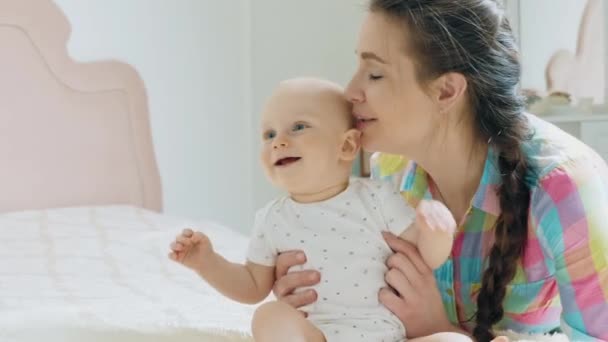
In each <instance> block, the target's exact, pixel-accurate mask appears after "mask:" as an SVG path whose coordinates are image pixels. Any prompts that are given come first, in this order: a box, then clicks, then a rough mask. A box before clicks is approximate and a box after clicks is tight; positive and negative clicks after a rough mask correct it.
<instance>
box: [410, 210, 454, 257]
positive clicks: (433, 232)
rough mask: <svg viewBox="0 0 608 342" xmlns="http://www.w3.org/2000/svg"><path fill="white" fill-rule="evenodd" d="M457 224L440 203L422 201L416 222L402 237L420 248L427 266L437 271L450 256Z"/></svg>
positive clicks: (417, 211)
mask: <svg viewBox="0 0 608 342" xmlns="http://www.w3.org/2000/svg"><path fill="white" fill-rule="evenodd" d="M455 229H456V222H455V221H454V218H453V216H452V214H451V213H450V211H449V210H448V209H447V208H446V207H445V206H444V205H443V204H441V203H440V202H437V201H421V202H420V204H418V207H417V208H416V220H415V221H414V222H413V223H412V224H411V225H410V227H408V228H407V229H406V230H405V231H404V232H403V233H402V234H401V235H400V237H401V238H402V239H404V240H406V241H409V242H412V243H413V244H415V245H416V246H417V247H418V251H420V255H421V256H422V258H423V259H424V261H425V262H426V264H427V265H428V266H429V267H430V268H432V269H436V268H438V267H439V266H441V264H443V263H444V262H445V261H446V260H447V258H448V257H449V256H450V253H451V251H452V244H453V235H454V230H455Z"/></svg>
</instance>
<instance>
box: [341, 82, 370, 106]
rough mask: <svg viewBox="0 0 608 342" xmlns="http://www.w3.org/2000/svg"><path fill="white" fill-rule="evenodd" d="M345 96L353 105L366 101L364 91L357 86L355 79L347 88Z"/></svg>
mask: <svg viewBox="0 0 608 342" xmlns="http://www.w3.org/2000/svg"><path fill="white" fill-rule="evenodd" d="M344 96H345V97H346V99H347V100H348V101H349V102H351V103H362V102H363V101H364V100H365V96H364V95H363V91H362V90H361V88H359V87H358V86H357V84H356V81H355V79H354V78H353V79H352V80H351V81H350V82H349V83H348V85H347V86H346V89H345V90H344Z"/></svg>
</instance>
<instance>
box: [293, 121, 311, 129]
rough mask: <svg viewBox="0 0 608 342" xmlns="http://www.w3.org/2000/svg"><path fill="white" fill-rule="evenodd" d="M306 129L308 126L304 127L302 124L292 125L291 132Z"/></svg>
mask: <svg viewBox="0 0 608 342" xmlns="http://www.w3.org/2000/svg"><path fill="white" fill-rule="evenodd" d="M306 127H308V126H306V125H305V124H303V123H299V124H295V125H293V130H294V131H301V130H303V129H305V128H306Z"/></svg>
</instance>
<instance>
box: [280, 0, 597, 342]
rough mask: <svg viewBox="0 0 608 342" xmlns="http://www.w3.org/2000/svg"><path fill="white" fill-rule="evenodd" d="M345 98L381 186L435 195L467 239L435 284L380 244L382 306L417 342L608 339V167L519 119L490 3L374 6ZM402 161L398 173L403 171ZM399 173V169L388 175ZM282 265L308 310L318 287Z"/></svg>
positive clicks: (284, 293)
mask: <svg viewBox="0 0 608 342" xmlns="http://www.w3.org/2000/svg"><path fill="white" fill-rule="evenodd" d="M357 54H358V57H359V62H360V63H359V68H358V70H357V72H356V73H355V75H354V76H353V79H352V81H351V82H350V84H349V86H348V88H347V92H346V95H347V97H348V99H349V100H350V101H351V102H352V103H353V111H354V115H355V116H356V117H357V119H358V125H359V128H360V129H361V130H362V131H363V142H362V143H363V147H364V148H365V149H367V150H373V151H381V152H384V153H388V154H393V155H399V156H405V158H407V159H408V160H412V162H410V163H409V164H408V165H407V167H401V166H400V165H399V160H400V159H395V158H399V157H391V156H390V155H386V154H383V155H380V157H377V158H374V159H373V160H372V163H373V165H372V167H373V169H374V172H373V176H374V177H376V178H382V179H387V180H389V181H393V182H395V186H397V187H399V189H400V190H401V191H402V193H403V195H404V197H405V198H406V199H407V200H408V201H409V202H410V203H411V204H412V205H414V206H415V205H416V204H417V203H418V201H419V200H420V199H422V198H430V197H433V198H435V199H437V200H440V201H442V202H443V203H445V205H446V206H447V207H448V208H449V209H450V211H451V212H452V214H453V215H454V217H455V218H456V220H457V222H460V225H459V229H458V231H457V233H456V235H455V243H454V248H453V250H452V253H451V258H450V260H448V261H447V262H446V263H445V264H444V265H443V266H442V267H441V268H439V269H438V270H436V271H435V272H431V271H430V270H429V268H428V267H427V266H426V265H425V264H424V263H423V262H422V259H421V257H420V254H419V253H418V251H417V250H416V249H415V248H413V246H411V245H409V244H408V243H406V242H404V241H401V240H398V239H397V238H396V237H394V236H386V241H387V242H388V244H389V245H390V246H391V247H392V248H393V249H394V250H395V251H396V252H397V254H395V255H393V256H392V257H391V258H389V260H388V261H387V265H388V267H389V271H388V272H387V274H386V281H387V283H388V284H389V285H390V289H388V288H387V289H385V290H383V291H381V293H380V294H379V299H380V301H381V302H382V303H383V304H384V305H386V306H387V307H388V308H389V309H390V310H391V311H392V312H393V313H394V314H395V315H397V316H398V317H399V318H400V319H401V320H402V321H403V322H405V324H407V326H408V328H409V329H408V337H417V336H423V335H430V334H432V333H436V332H441V331H460V332H462V329H464V330H465V331H467V332H469V333H470V334H472V335H473V336H474V337H475V338H476V339H477V340H478V341H489V340H491V339H492V338H493V337H494V334H493V331H496V330H507V329H510V330H514V331H516V332H521V333H534V334H539V333H552V332H556V331H563V332H564V333H565V334H567V335H568V336H569V337H570V338H571V339H572V340H585V341H587V340H592V339H594V338H595V339H598V340H608V324H606V322H608V167H607V166H606V164H605V162H604V161H602V160H601V158H600V157H599V156H598V155H597V154H596V153H594V152H593V151H592V150H591V149H589V148H588V147H586V146H584V145H583V144H582V143H580V142H579V141H577V140H575V139H574V138H572V137H570V136H569V135H566V134H565V133H563V132H562V131H560V130H559V129H557V128H556V127H554V126H552V125H549V124H548V123H546V122H544V121H541V120H540V119H537V118H535V117H533V116H531V115H527V114H525V113H524V112H523V106H522V99H521V98H520V96H519V95H518V91H517V84H518V82H519V80H520V64H519V56H518V52H517V48H516V45H515V42H514V40H513V37H512V34H511V30H510V28H509V24H508V22H507V20H506V19H505V18H504V16H503V13H502V11H501V10H500V9H499V8H498V7H497V5H496V3H495V2H494V1H490V0H458V1H454V0H402V1H398V0H373V1H371V5H370V13H369V14H368V16H367V18H366V20H365V22H364V24H363V26H362V29H361V32H360V37H359V43H358V49H357ZM395 161H396V163H395ZM395 165H397V166H396V167H395ZM304 260H305V255H304V254H303V253H301V252H294V253H286V254H284V255H282V256H280V257H279V260H278V266H279V267H277V279H278V281H277V282H276V285H275V294H276V295H277V296H278V297H279V298H281V299H283V300H284V301H285V302H287V303H289V304H290V305H293V306H295V307H299V306H301V305H305V304H309V303H311V302H313V301H314V300H316V298H315V293H314V291H313V290H308V291H303V292H298V293H297V294H294V293H293V290H294V289H296V288H300V287H305V286H308V285H312V284H315V283H316V282H318V281H319V279H320V278H322V277H323V274H319V273H317V272H316V271H314V270H311V271H303V272H293V273H290V274H289V275H286V271H287V269H288V268H289V267H291V266H293V265H296V264H301V263H303V262H304Z"/></svg>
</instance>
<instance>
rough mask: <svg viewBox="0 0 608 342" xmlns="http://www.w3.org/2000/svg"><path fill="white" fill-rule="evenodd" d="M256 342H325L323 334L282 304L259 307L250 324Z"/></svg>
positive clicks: (300, 315)
mask: <svg viewBox="0 0 608 342" xmlns="http://www.w3.org/2000/svg"><path fill="white" fill-rule="evenodd" d="M251 330H252V332H253V339H254V340H255V341H256V342H274V341H277V342H285V341H294V342H325V337H324V336H323V333H322V332H321V331H320V330H319V329H317V327H315V326H314V325H313V324H312V323H311V322H310V321H309V320H307V319H306V318H304V316H302V314H300V313H299V312H298V311H297V310H296V309H294V308H292V307H291V306H289V305H287V304H285V303H283V302H278V301H277V302H268V303H265V304H263V305H262V306H260V307H259V308H258V309H257V310H256V311H255V313H254V315H253V321H252V322H251Z"/></svg>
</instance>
